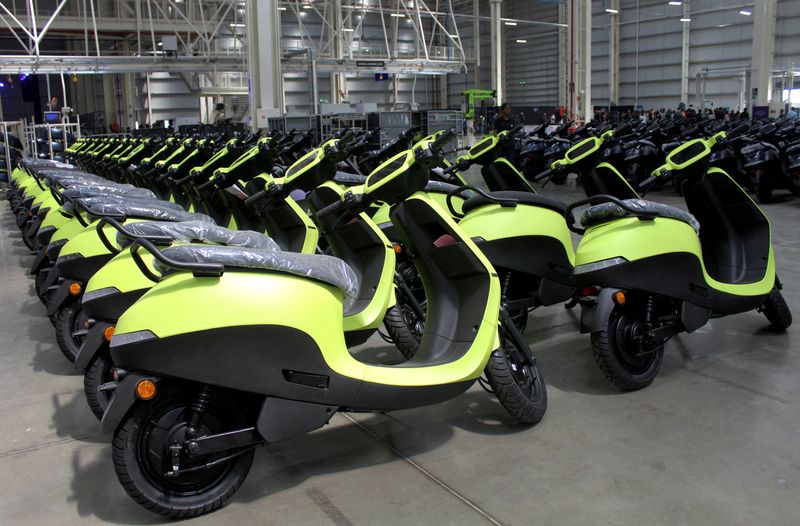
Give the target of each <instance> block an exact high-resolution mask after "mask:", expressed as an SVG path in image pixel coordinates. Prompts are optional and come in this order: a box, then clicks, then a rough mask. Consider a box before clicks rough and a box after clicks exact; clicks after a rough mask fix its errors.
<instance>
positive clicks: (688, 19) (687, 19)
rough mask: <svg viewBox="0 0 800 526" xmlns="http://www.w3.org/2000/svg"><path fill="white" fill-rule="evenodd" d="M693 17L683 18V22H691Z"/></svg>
mask: <svg viewBox="0 0 800 526" xmlns="http://www.w3.org/2000/svg"><path fill="white" fill-rule="evenodd" d="M691 21H692V19H691V18H681V22H691Z"/></svg>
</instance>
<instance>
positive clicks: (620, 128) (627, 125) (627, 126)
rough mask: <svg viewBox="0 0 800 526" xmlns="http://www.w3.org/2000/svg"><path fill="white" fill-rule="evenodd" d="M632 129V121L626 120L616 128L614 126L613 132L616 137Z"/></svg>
mask: <svg viewBox="0 0 800 526" xmlns="http://www.w3.org/2000/svg"><path fill="white" fill-rule="evenodd" d="M630 130H631V123H630V122H624V123H622V124H620V125H619V126H617V127H616V128H614V132H613V133H614V136H615V137H619V136H620V135H622V134H624V133H627V132H629V131H630Z"/></svg>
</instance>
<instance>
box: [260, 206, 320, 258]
mask: <svg viewBox="0 0 800 526" xmlns="http://www.w3.org/2000/svg"><path fill="white" fill-rule="evenodd" d="M284 201H285V203H286V205H288V206H289V208H291V209H292V212H294V213H295V214H296V215H297V217H298V218H299V219H300V220H301V221H302V222H303V224H304V225H305V229H306V237H305V239H304V240H303V248H302V250H301V252H302V253H303V254H313V253H315V252H316V251H317V245H318V244H319V230H317V225H315V224H314V222H313V221H312V220H311V218H310V217H308V214H307V213H306V212H305V211H304V210H303V209H302V208H300V205H298V204H297V202H296V201H295V200H294V199H292V198H291V197H287V198H286V199H285V200H284ZM267 235H269V232H267Z"/></svg>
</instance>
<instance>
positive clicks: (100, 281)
mask: <svg viewBox="0 0 800 526" xmlns="http://www.w3.org/2000/svg"><path fill="white" fill-rule="evenodd" d="M140 254H141V255H142V259H143V260H144V262H145V264H147V266H148V267H149V268H150V270H151V271H155V269H154V268H153V256H151V255H150V254H149V253H147V252H146V251H144V250H143V251H141V252H140ZM154 285H155V283H153V282H152V281H150V280H149V279H147V278H146V277H145V276H144V274H142V272H141V271H140V270H139V267H137V266H136V263H135V262H134V260H133V257H132V256H131V251H130V250H127V249H125V250H123V251H122V252H120V253H119V254H117V255H116V256H114V257H113V258H111V261H109V262H108V263H106V264H105V265H103V267H102V268H101V269H100V270H98V271H97V272H95V274H94V275H93V276H92V278H91V279H90V280H89V282H88V283H87V284H86V292H91V291H95V290H100V289H106V288H111V287H113V288H116V289H117V290H119V291H120V292H122V293H125V292H133V291H136V290H149V289H151V288H152V287H153V286H154Z"/></svg>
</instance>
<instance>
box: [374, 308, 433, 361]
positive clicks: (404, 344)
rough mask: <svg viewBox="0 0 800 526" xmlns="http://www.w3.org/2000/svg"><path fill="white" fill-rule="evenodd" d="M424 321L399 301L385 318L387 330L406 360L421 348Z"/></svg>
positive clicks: (387, 312)
mask: <svg viewBox="0 0 800 526" xmlns="http://www.w3.org/2000/svg"><path fill="white" fill-rule="evenodd" d="M424 323H425V321H424V320H420V319H419V316H417V315H416V314H415V313H414V311H413V309H412V308H411V307H409V306H408V305H402V304H399V303H398V304H395V305H392V306H391V307H390V308H389V310H387V311H386V316H384V318H383V325H384V327H386V332H388V333H389V337H390V338H391V339H392V342H394V345H395V347H397V350H398V351H400V354H402V355H403V356H404V357H405V359H406V360H410V359H411V358H413V357H414V355H415V354H417V351H418V350H419V342H420V340H422V331H423V329H424Z"/></svg>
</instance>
